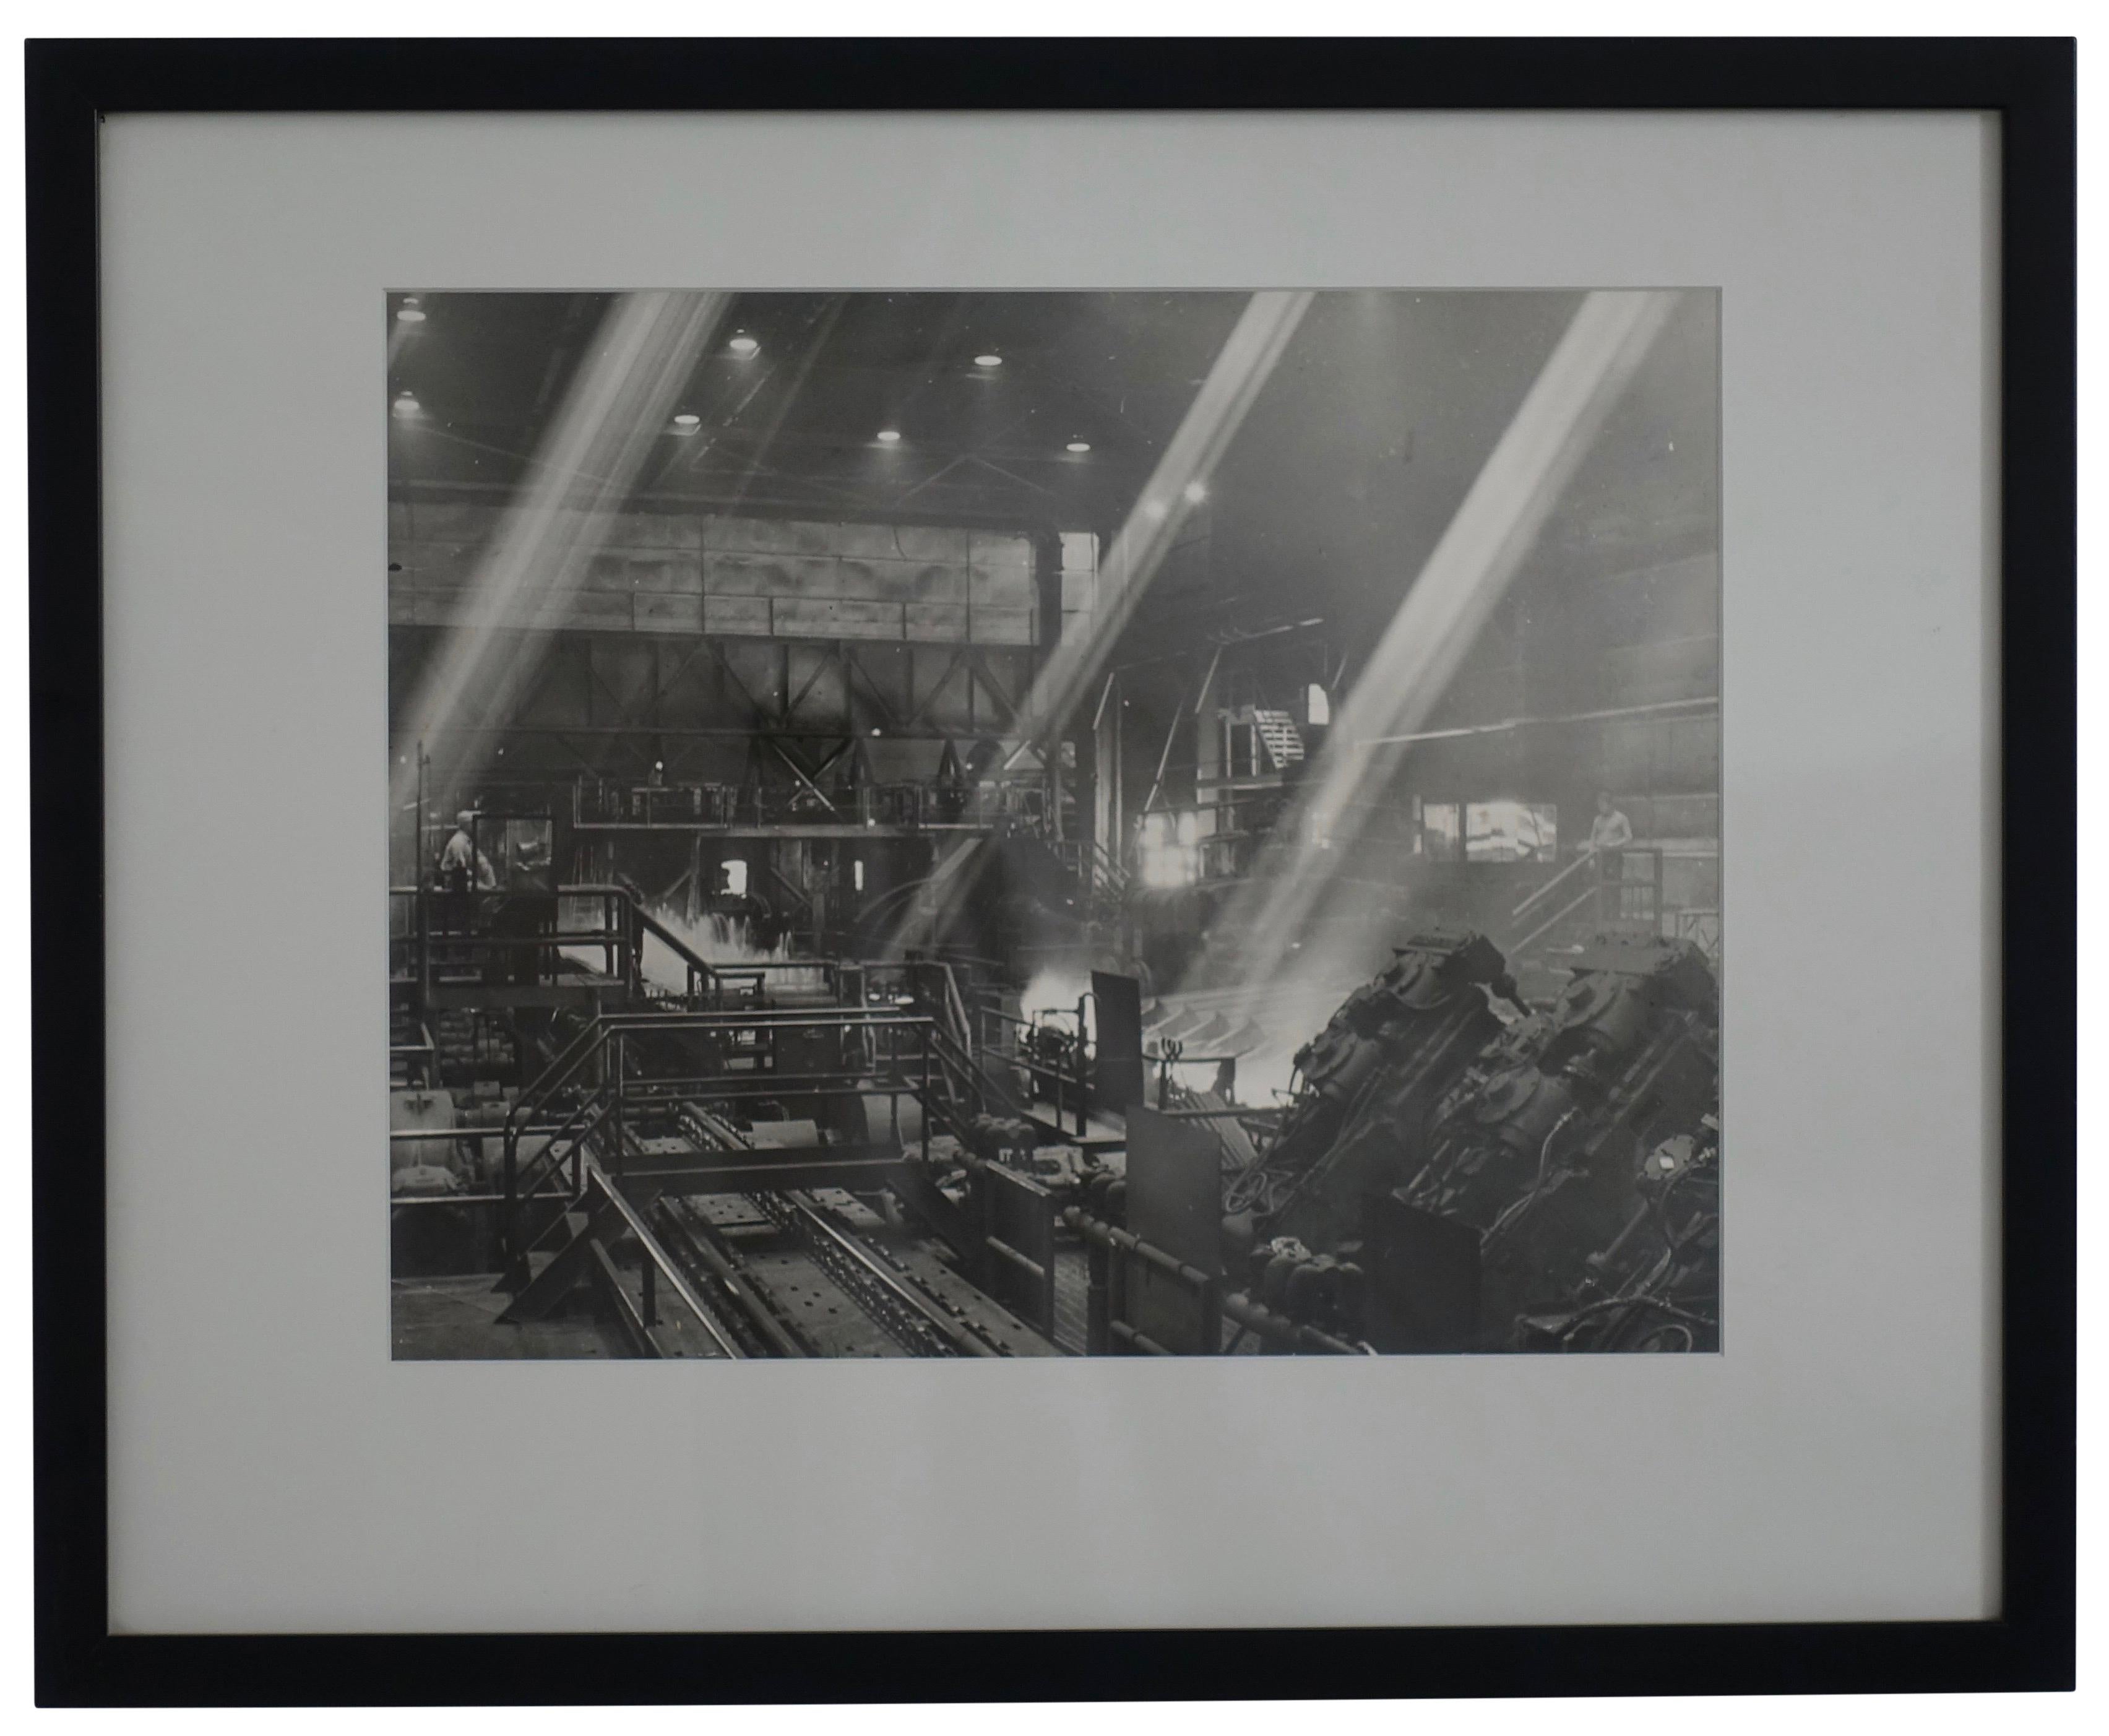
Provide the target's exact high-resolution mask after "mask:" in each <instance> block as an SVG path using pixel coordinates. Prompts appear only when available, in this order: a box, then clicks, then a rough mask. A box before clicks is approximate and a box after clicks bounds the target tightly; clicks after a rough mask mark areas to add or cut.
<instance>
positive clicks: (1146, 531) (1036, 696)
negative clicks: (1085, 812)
mask: <svg viewBox="0 0 2109 1736" xmlns="http://www.w3.org/2000/svg"><path fill="white" fill-rule="evenodd" d="M1310 305H1311V292H1309V291H1308V290H1293V291H1292V290H1263V291H1262V292H1260V293H1259V294H1258V295H1255V296H1253V298H1252V299H1251V301H1249V302H1247V303H1246V304H1245V310H1244V313H1243V314H1240V315H1239V316H1238V323H1237V324H1236V325H1235V326H1234V327H1233V328H1231V335H1230V336H1229V337H1226V339H1224V340H1223V347H1222V350H1220V351H1219V352H1218V353H1217V356H1216V359H1215V362H1214V364H1213V366H1212V367H1210V368H1209V369H1208V377H1207V378H1206V379H1204V381H1203V382H1201V389H1200V390H1199V391H1198V392H1196V393H1195V394H1194V401H1193V403H1192V404H1190V405H1188V406H1187V410H1186V414H1185V418H1183V419H1182V420H1181V423H1180V424H1179V429H1178V432H1176V433H1175V434H1174V435H1173V436H1172V441H1171V444H1170V445H1167V447H1166V448H1165V449H1164V456H1163V458H1162V459H1158V464H1157V468H1156V470H1155V471H1154V472H1152V474H1151V476H1150V478H1149V482H1148V483H1147V484H1146V485H1145V486H1144V488H1143V491H1142V492H1141V494H1140V495H1138V496H1137V497H1136V503H1135V504H1134V506H1133V507H1132V508H1131V509H1130V510H1129V513H1128V515H1127V522H1126V523H1125V524H1123V525H1122V527H1121V528H1120V532H1119V534H1118V536H1115V537H1114V539H1113V545H1112V547H1111V548H1110V549H1108V550H1107V551H1106V558H1104V560H1103V561H1101V562H1100V565H1099V571H1100V576H1102V577H1104V576H1107V575H1111V576H1112V583H1111V584H1110V585H1109V586H1107V587H1106V590H1110V591H1111V594H1112V597H1113V602H1112V605H1111V606H1110V607H1109V608H1101V609H1100V611H1099V613H1097V615H1096V616H1095V617H1094V619H1093V622H1092V626H1091V631H1090V632H1089V633H1088V634H1082V635H1078V636H1077V638H1075V639H1073V640H1068V641H1066V642H1064V644H1059V645H1057V646H1055V648H1054V650H1053V651H1052V653H1050V655H1049V657H1048V658H1047V661H1046V662H1045V663H1043V664H1041V667H1040V673H1039V674H1038V675H1037V676H1035V677H1034V678H1033V682H1032V692H1031V693H1030V694H1027V697H1026V701H1025V703H1024V705H1023V707H1022V708H1020V710H1019V712H1018V732H1019V733H1020V734H1021V735H1024V736H1025V737H1026V738H1027V739H1028V740H1032V741H1037V740H1041V739H1045V737H1047V736H1048V735H1051V734H1052V733H1053V732H1054V731H1055V730H1059V729H1060V728H1061V727H1062V726H1063V725H1064V723H1065V722H1066V721H1068V717H1069V715H1070V713H1071V712H1073V711H1075V710H1076V708H1077V706H1078V704H1079V703H1082V699H1083V698H1084V696H1085V694H1086V693H1087V692H1088V691H1089V689H1091V685H1092V683H1093V682H1094V681H1095V680H1096V679H1097V678H1098V676H1100V673H1102V672H1103V671H1102V669H1101V666H1102V665H1103V664H1104V662H1105V660H1106V657H1107V654H1108V653H1109V652H1111V651H1112V649H1113V646H1114V645H1115V644H1117V643H1118V640H1119V639H1120V636H1121V635H1122V632H1124V631H1126V630H1127V624H1128V622H1129V619H1130V618H1131V617H1132V616H1133V615H1134V613H1135V610H1136V604H1139V603H1140V602H1141V600H1142V597H1143V593H1144V592H1145V591H1146V590H1148V589H1149V582H1150V581H1151V580H1152V579H1154V578H1155V577H1156V576H1157V571H1158V567H1161V566H1163V563H1164V557H1165V556H1166V555H1167V554H1169V553H1170V552H1171V550H1172V545H1173V544H1174V542H1176V540H1177V539H1178V536H1179V528H1180V526H1181V523H1182V522H1183V521H1184V520H1185V517H1186V514H1187V513H1188V512H1189V511H1190V510H1191V506H1192V504H1191V503H1190V501H1188V500H1187V499H1186V485H1187V484H1188V483H1190V482H1192V481H1196V480H1197V479H1198V480H1199V481H1204V482H1205V481H1207V480H1208V477H1210V476H1211V475H1212V474H1213V472H1214V470H1215V468H1216V466H1217V463H1218V462H1220V461H1221V459H1222V455H1223V454H1224V453H1225V452H1226V450H1229V447H1230V444H1231V441H1232V440H1233V439H1234V438H1235V436H1236V434H1237V432H1238V429H1239V428H1240V427H1241V426H1242V425H1243V424H1244V418H1245V413H1246V412H1247V411H1248V410H1249V409H1251V408H1252V405H1253V400H1254V399H1256V398H1257V397H1258V396H1259V393H1260V388H1261V387H1263V386H1265V385H1266V384H1267V380H1268V378H1269V377H1271V375H1272V373H1273V372H1274V368H1275V364H1276V363H1277V362H1279V361H1280V359H1281V353H1282V351H1283V350H1285V349H1287V348H1288V346H1289V339H1290V338H1291V337H1294V336H1295V335H1296V328H1297V326H1298V323H1300V322H1301V321H1302V319H1303V314H1304V310H1306V309H1307V308H1308V307H1309V306H1310ZM1104 594H1105V591H1104V590H1102V591H1101V596H1102V597H1103V596H1104ZM1020 757H1022V751H1021V753H1014V754H1013V755H1012V756H1011V758H1010V762H1009V763H1010V764H1012V765H1015V764H1016V763H1017V762H1018V759H1019V758H1020Z"/></svg>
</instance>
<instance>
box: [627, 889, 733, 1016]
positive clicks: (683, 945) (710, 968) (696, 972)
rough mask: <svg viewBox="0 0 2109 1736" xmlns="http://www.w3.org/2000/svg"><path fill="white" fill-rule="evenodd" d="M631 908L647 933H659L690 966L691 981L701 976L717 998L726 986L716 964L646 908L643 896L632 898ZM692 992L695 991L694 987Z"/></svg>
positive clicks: (681, 959)
mask: <svg viewBox="0 0 2109 1736" xmlns="http://www.w3.org/2000/svg"><path fill="white" fill-rule="evenodd" d="M630 910H631V912H632V914H633V915H635V919H636V920H637V922H638V924H639V926H640V927H642V928H643V929H644V931H645V933H646V934H654V935H657V937H658V938H660V939H661V940H662V941H663V942H665V943H666V945H667V946H668V947H671V948H672V949H673V952H674V956H675V957H676V958H678V959H680V961H681V962H682V963H683V964H684V965H687V966H688V967H689V980H690V982H691V983H692V984H693V982H694V980H695V979H696V978H698V977H701V978H702V980H703V981H704V982H705V983H707V984H709V986H710V993H711V997H712V998H714V999H715V998H716V996H717V995H718V994H719V993H720V992H721V991H722V989H723V987H724V985H723V983H722V981H721V980H720V977H719V975H718V972H717V968H716V966H715V965H712V964H711V962H710V961H709V960H708V959H707V958H705V957H704V956H702V954H701V953H700V952H697V951H696V950H695V948H694V947H691V946H690V945H689V943H688V942H686V941H685V940H684V939H682V938H681V937H680V935H678V934H675V932H674V931H673V930H672V929H670V928H668V927H667V926H666V924H665V923H663V922H662V921H661V920H659V919H658V918H657V916H655V915H653V914H652V912H651V911H648V910H647V909H645V907H644V901H643V900H642V899H641V898H635V897H633V898H632V900H631V902H630ZM690 992H693V988H691V991H690Z"/></svg>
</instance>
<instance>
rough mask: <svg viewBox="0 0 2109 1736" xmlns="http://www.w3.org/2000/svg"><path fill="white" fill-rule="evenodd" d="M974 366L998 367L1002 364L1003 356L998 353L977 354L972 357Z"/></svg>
mask: <svg viewBox="0 0 2109 1736" xmlns="http://www.w3.org/2000/svg"><path fill="white" fill-rule="evenodd" d="M974 366H975V367H977V368H1000V367H1002V366H1003V358H1002V357H1001V356H1000V355H978V356H976V357H975V358H974Z"/></svg>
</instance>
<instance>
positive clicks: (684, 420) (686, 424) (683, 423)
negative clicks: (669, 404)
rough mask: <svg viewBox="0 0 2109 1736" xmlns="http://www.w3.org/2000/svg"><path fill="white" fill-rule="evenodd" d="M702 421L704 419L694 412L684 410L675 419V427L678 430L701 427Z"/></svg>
mask: <svg viewBox="0 0 2109 1736" xmlns="http://www.w3.org/2000/svg"><path fill="white" fill-rule="evenodd" d="M702 420H703V418H702V417H700V416H698V414H696V413H695V412H694V411H693V410H683V411H682V412H681V414H680V415H678V416H676V417H675V418H674V426H675V427H677V428H693V427H701V426H702Z"/></svg>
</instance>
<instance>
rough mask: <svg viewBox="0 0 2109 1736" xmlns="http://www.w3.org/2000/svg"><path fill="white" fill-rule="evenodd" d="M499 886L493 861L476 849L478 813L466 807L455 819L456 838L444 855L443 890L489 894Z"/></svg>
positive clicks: (441, 884) (448, 841)
mask: <svg viewBox="0 0 2109 1736" xmlns="http://www.w3.org/2000/svg"><path fill="white" fill-rule="evenodd" d="M497 884H498V875H497V873H496V871H495V870H494V869H493V868H492V867H491V866H490V857H487V856H485V854H484V853H483V852H482V851H481V850H479V849H477V848H476V810H475V809H473V808H467V807H465V808H463V810H462V811H460V812H459V813H458V814H457V815H455V816H454V836H453V837H451V838H449V839H448V840H447V843H446V848H445V849H444V850H442V851H440V890H441V891H443V892H463V893H465V892H467V891H468V890H469V888H470V887H471V886H472V885H473V886H474V888H475V889H476V891H478V892H489V891H490V889H491V888H493V887H494V886H495V885H497Z"/></svg>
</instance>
